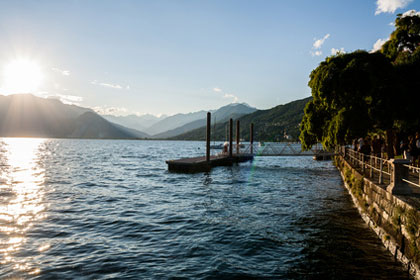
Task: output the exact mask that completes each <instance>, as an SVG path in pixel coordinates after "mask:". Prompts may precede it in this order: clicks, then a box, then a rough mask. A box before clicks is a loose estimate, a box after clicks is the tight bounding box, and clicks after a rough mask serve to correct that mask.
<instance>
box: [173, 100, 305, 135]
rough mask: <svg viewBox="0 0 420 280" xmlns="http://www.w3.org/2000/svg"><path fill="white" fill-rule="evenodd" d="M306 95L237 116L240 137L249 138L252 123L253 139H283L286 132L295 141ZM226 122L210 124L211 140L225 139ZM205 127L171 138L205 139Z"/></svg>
mask: <svg viewBox="0 0 420 280" xmlns="http://www.w3.org/2000/svg"><path fill="white" fill-rule="evenodd" d="M311 98H312V97H308V98H305V99H301V100H296V101H293V102H290V103H287V104H284V105H279V106H276V107H274V108H271V109H268V110H258V111H255V112H254V113H251V114H248V115H245V116H242V117H240V118H239V121H240V127H241V132H240V134H241V138H243V139H245V140H246V141H247V140H249V127H250V124H251V123H252V122H253V123H254V141H285V140H286V139H285V138H284V133H285V132H286V133H287V134H288V135H289V136H290V137H291V139H289V140H292V141H297V139H298V136H299V133H300V132H299V123H300V122H301V121H302V117H303V109H304V108H305V105H306V103H307V102H308V101H309V100H311ZM227 126H228V123H227V122H224V123H218V124H216V129H214V124H212V140H217V141H225V140H226V135H227V133H226V131H227ZM235 127H236V120H234V129H233V134H234V136H235V131H236V128H235ZM205 135H206V132H205V127H200V128H197V129H194V130H192V131H189V132H187V133H184V134H181V135H178V136H176V137H173V138H171V139H175V140H205V138H206V136H205Z"/></svg>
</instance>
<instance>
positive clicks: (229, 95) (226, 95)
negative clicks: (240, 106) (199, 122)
mask: <svg viewBox="0 0 420 280" xmlns="http://www.w3.org/2000/svg"><path fill="white" fill-rule="evenodd" d="M223 98H233V103H237V102H238V100H239V98H238V97H237V96H235V95H233V94H230V93H225V94H224V95H223Z"/></svg>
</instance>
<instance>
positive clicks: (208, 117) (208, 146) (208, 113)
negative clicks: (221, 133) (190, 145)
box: [206, 112, 211, 162]
mask: <svg viewBox="0 0 420 280" xmlns="http://www.w3.org/2000/svg"><path fill="white" fill-rule="evenodd" d="M210 129H211V113H210V112H207V131H206V162H210V137H211V133H210Z"/></svg>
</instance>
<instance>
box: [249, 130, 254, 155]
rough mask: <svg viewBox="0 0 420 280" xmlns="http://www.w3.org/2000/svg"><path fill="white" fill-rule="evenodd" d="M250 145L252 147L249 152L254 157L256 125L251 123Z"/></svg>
mask: <svg viewBox="0 0 420 280" xmlns="http://www.w3.org/2000/svg"><path fill="white" fill-rule="evenodd" d="M249 143H250V145H251V147H250V149H249V150H250V152H251V155H252V154H254V123H251V127H250V131H249Z"/></svg>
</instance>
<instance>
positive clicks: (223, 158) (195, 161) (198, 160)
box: [166, 154, 254, 173]
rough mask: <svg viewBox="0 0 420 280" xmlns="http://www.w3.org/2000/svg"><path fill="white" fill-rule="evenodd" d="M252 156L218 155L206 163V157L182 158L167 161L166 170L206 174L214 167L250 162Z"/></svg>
mask: <svg viewBox="0 0 420 280" xmlns="http://www.w3.org/2000/svg"><path fill="white" fill-rule="evenodd" d="M253 159H254V156H253V155H251V154H238V155H232V157H230V156H229V155H218V156H211V157H210V160H209V161H207V160H206V157H195V158H182V159H177V160H167V161H166V163H167V164H168V170H169V171H170V172H180V173H197V172H208V171H210V170H211V169H212V168H213V167H216V166H231V165H233V164H234V163H240V162H246V161H251V160H253Z"/></svg>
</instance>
